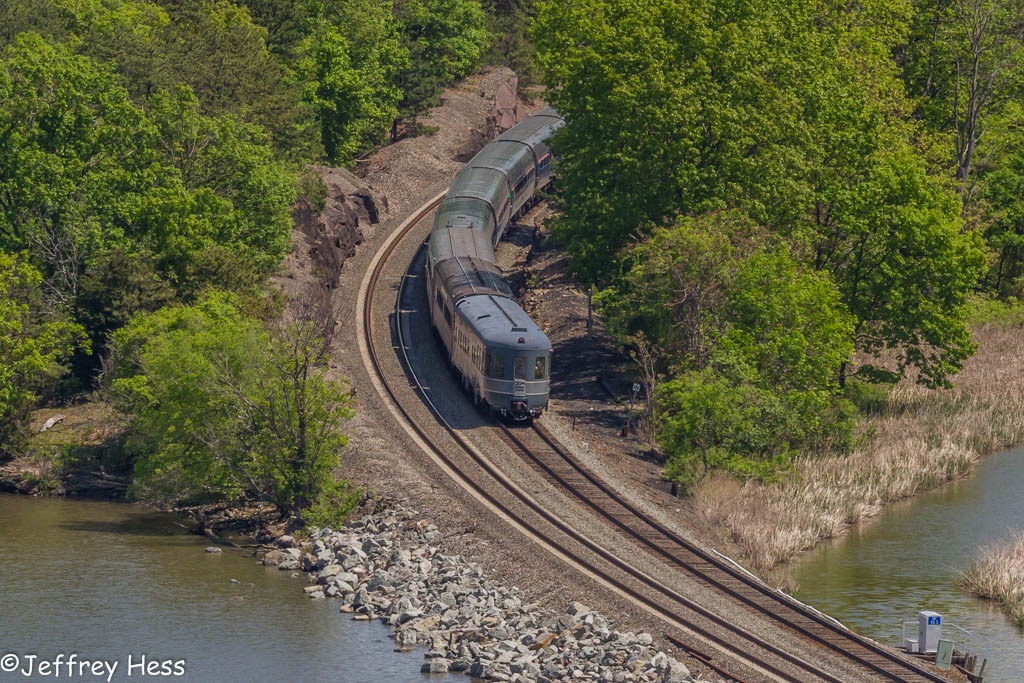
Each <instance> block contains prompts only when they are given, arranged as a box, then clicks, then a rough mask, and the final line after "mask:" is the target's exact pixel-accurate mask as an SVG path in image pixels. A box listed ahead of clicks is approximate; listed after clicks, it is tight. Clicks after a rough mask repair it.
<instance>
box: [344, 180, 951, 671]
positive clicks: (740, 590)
mask: <svg viewBox="0 0 1024 683" xmlns="http://www.w3.org/2000/svg"><path fill="white" fill-rule="evenodd" d="M442 197H443V195H438V196H437V197H435V198H434V200H433V201H432V202H430V203H428V204H427V205H426V206H424V207H422V208H421V209H420V210H419V211H418V212H417V213H416V214H415V215H414V216H413V217H411V218H410V219H409V220H407V221H406V222H405V223H404V224H403V225H402V226H400V227H399V229H398V230H396V232H395V234H393V235H392V236H391V237H390V238H389V239H388V241H387V242H386V243H385V245H384V247H383V248H382V249H381V251H380V252H379V253H378V254H377V255H376V256H375V258H374V259H373V262H372V264H371V267H370V271H369V274H368V277H367V278H366V279H365V280H364V283H363V286H362V287H361V289H360V292H359V296H358V304H357V305H358V308H359V310H360V315H361V316H362V318H363V323H362V326H361V333H360V334H359V335H358V336H359V346H360V349H361V350H362V351H363V353H364V355H365V356H366V357H368V358H369V359H370V363H371V366H372V371H371V380H372V381H373V383H374V384H375V386H376V387H377V389H378V392H379V393H380V394H381V396H382V397H384V398H385V401H386V403H388V405H389V407H390V408H391V410H392V411H393V412H395V413H396V416H397V417H399V418H400V421H401V422H403V423H404V424H405V426H406V429H407V430H411V433H412V434H413V436H414V438H415V439H416V441H417V442H418V443H419V444H420V446H421V447H422V448H424V449H425V450H426V451H427V452H428V455H429V456H430V457H431V458H432V459H434V460H435V462H437V463H438V464H439V465H441V467H442V469H444V470H445V471H446V472H447V473H448V475H449V476H450V477H452V478H453V479H454V480H455V481H456V482H457V483H458V484H459V485H460V486H462V487H463V488H464V489H466V490H467V491H468V492H470V493H471V494H472V495H473V496H474V497H475V498H477V499H478V500H480V501H481V502H483V503H484V504H485V505H487V506H489V507H490V508H491V509H493V510H494V511H495V512H496V513H497V514H499V515H500V516H501V517H503V518H505V519H506V520H507V521H509V522H510V523H511V524H513V526H515V527H516V528H518V529H519V530H520V531H522V532H523V533H524V534H526V535H528V536H531V537H532V538H533V539H534V540H536V541H537V542H538V543H539V544H541V545H543V546H545V547H546V548H547V549H548V550H549V551H551V552H552V553H553V554H555V555H557V556H559V557H561V558H562V559H563V560H565V561H566V562H568V563H569V564H571V565H574V566H576V567H578V568H579V569H580V570H582V571H585V572H587V573H588V574H589V575H590V576H591V577H593V578H594V579H595V580H596V581H598V582H599V583H602V584H604V585H605V586H607V587H609V588H611V589H612V590H614V591H616V592H618V593H619V594H620V595H622V596H624V597H627V598H629V599H631V600H633V601H635V602H636V603H637V604H639V605H641V606H643V607H644V608H645V609H646V610H647V611H649V612H651V613H653V614H655V615H657V616H658V617H659V618H660V619H661V620H662V621H663V622H664V623H665V624H666V629H667V630H668V631H669V632H668V633H666V637H667V638H668V639H669V640H671V641H672V642H673V643H674V644H676V645H677V646H678V647H680V648H682V649H683V650H685V651H686V652H688V653H689V654H690V656H691V657H693V658H694V659H696V660H698V661H700V662H701V663H703V664H704V665H705V666H708V667H710V668H712V669H714V670H715V671H717V672H718V673H720V674H721V675H723V676H726V677H728V678H730V679H732V680H736V681H762V680H764V681H800V682H803V681H806V682H808V683H817V682H819V681H822V682H828V683H845V681H846V680H848V679H847V678H843V677H840V676H839V675H837V674H834V673H831V672H830V671H827V670H825V669H824V668H822V667H820V666H819V665H818V664H817V663H815V662H811V661H807V660H808V659H809V658H807V657H800V656H798V655H795V654H792V653H791V652H789V651H787V650H786V649H784V648H782V647H779V646H777V645H774V644H773V643H771V642H769V641H768V640H767V639H765V638H761V637H760V636H758V635H756V634H751V633H748V632H746V631H745V630H744V629H742V628H740V627H738V626H737V625H735V624H734V623H732V621H731V620H730V619H728V618H726V617H722V616H719V615H717V614H715V613H714V612H712V611H710V610H707V609H705V608H703V607H702V606H700V605H698V604H696V603H695V602H694V601H692V600H690V599H688V598H686V597H685V596H683V595H681V594H679V593H678V592H676V591H674V590H673V589H671V588H670V587H668V586H666V585H664V584H662V583H661V582H659V581H657V580H656V579H654V578H652V577H650V576H648V575H646V574H644V573H643V572H642V571H639V570H637V569H636V568H634V567H633V566H631V563H629V562H626V561H623V560H622V559H620V558H619V557H617V556H616V555H615V554H614V553H612V552H610V551H609V550H607V549H606V548H604V547H603V546H602V545H600V544H598V543H596V542H594V541H593V540H591V539H590V538H587V537H586V536H585V535H583V534H581V533H579V532H577V531H576V530H575V529H573V528H572V527H570V526H569V525H568V524H566V523H565V522H563V521H562V520H561V519H560V518H559V517H558V516H557V515H556V514H554V513H552V512H551V511H549V510H547V509H546V508H544V506H542V505H540V504H539V503H537V502H536V501H535V500H534V499H533V498H532V497H531V496H530V495H528V494H527V493H525V492H524V491H523V490H522V489H520V488H519V487H518V486H517V485H516V484H515V483H514V482H512V481H511V480H510V479H509V478H508V477H507V476H506V475H505V474H504V473H502V472H500V471H499V470H498V469H497V468H496V467H494V466H493V464H492V463H491V462H490V461H489V460H488V459H487V458H486V457H484V456H483V455H482V454H481V453H480V452H479V451H478V450H477V448H476V447H475V446H474V445H473V444H472V443H470V442H469V441H468V440H467V439H466V438H465V437H464V436H463V435H462V434H461V433H460V431H459V430H457V429H454V428H452V427H450V426H449V425H448V424H447V422H446V421H445V419H444V416H443V415H442V412H441V411H440V410H438V409H437V408H436V407H435V406H434V404H433V402H432V400H431V396H430V392H429V390H427V389H425V388H424V387H423V386H421V385H420V384H419V381H418V380H417V378H416V372H415V368H414V367H413V366H412V364H411V363H410V362H409V359H408V356H407V349H408V344H407V343H406V340H405V339H404V338H403V335H404V325H403V311H402V299H403V295H404V286H405V283H406V281H407V279H409V278H408V277H405V278H402V281H401V282H400V283H399V285H398V292H397V296H396V298H395V305H394V308H393V311H392V320H393V325H392V329H391V330H390V332H391V338H392V344H389V345H388V346H394V347H395V349H396V350H397V351H398V353H399V355H400V356H401V357H402V360H403V364H404V366H405V370H406V373H407V378H405V379H408V380H410V381H411V382H412V383H413V384H414V385H415V386H416V387H417V388H418V390H419V392H420V393H421V395H422V397H423V398H424V399H425V401H426V403H427V405H428V406H429V408H430V410H431V411H432V412H433V413H434V415H435V416H436V417H437V420H438V422H439V423H440V424H441V425H442V426H443V427H444V429H445V430H446V431H447V433H448V435H449V437H450V439H451V440H452V442H454V443H455V444H456V445H457V448H458V449H459V450H460V451H461V452H460V453H458V454H455V455H452V454H450V453H449V452H448V449H447V448H442V447H439V446H437V445H435V443H434V439H433V438H432V437H431V436H430V435H429V434H428V432H427V430H426V429H425V428H424V427H423V426H421V425H419V424H417V421H416V420H415V419H414V418H413V417H412V415H411V414H410V412H409V409H408V408H406V407H405V406H403V402H402V399H401V397H400V394H401V393H402V390H403V388H402V382H399V383H398V384H395V383H394V382H393V381H392V380H390V379H389V378H388V377H387V373H385V372H384V370H383V369H382V367H381V358H380V356H379V351H378V344H377V342H376V338H375V334H376V329H375V322H374V320H375V316H374V315H373V314H372V311H373V300H374V295H375V293H376V290H377V288H378V286H379V284H380V282H381V278H382V273H383V271H384V265H385V263H386V262H387V260H388V259H389V258H390V257H391V255H392V254H393V253H394V251H395V249H396V248H397V246H398V244H399V243H400V241H401V240H402V238H403V237H405V236H406V235H408V233H409V232H411V231H412V230H413V229H414V228H415V227H416V225H417V223H418V221H419V220H422V219H423V218H424V217H425V216H426V215H428V214H429V212H430V211H431V210H432V209H433V208H434V207H435V206H436V205H437V204H438V203H439V202H440V200H441V198H442ZM421 252H422V250H421ZM381 346H383V345H381ZM389 353H390V351H389ZM407 390H408V389H407V388H405V391H407ZM509 433H510V432H509ZM538 438H539V437H538ZM547 448H548V449H549V452H548V454H547V455H544V454H543V452H542V453H541V454H537V453H533V452H532V451H531V450H530V449H529V447H526V449H525V450H523V451H520V452H521V453H522V454H523V455H524V457H527V458H533V457H534V456H536V458H537V459H535V460H534V462H535V463H536V466H537V467H539V468H542V469H543V466H542V465H541V464H540V462H542V461H546V462H547V463H548V466H549V467H550V468H551V470H550V473H549V475H548V476H549V477H550V478H552V479H553V480H558V478H559V477H561V478H562V480H563V481H564V482H565V483H564V484H560V485H561V486H564V487H566V488H567V489H569V490H572V489H573V487H574V486H580V487H583V486H587V487H592V490H593V492H594V495H595V496H597V495H601V496H603V497H604V498H603V499H602V503H601V504H599V505H598V507H599V508H602V509H603V510H604V512H603V513H601V514H602V516H603V517H604V518H605V519H608V520H609V521H611V522H612V523H614V524H615V526H616V527H617V528H619V529H620V530H621V531H622V532H623V533H629V534H631V535H632V536H633V537H634V538H636V539H638V540H640V541H641V542H642V543H643V544H644V545H647V546H648V547H649V548H651V550H652V552H656V553H657V554H659V555H660V556H661V557H663V558H665V559H666V561H671V562H673V563H676V564H679V565H680V566H686V563H687V562H688V561H692V562H696V563H698V564H697V565H696V566H697V567H699V569H700V570H701V571H704V569H705V566H707V567H708V569H707V571H708V572H709V573H710V572H712V570H711V569H710V567H711V566H712V565H713V564H714V563H713V562H710V561H709V558H703V559H700V558H698V556H697V554H696V552H694V551H695V550H696V549H690V550H685V551H684V550H681V549H680V548H681V546H680V544H679V541H680V540H682V539H675V538H672V537H671V536H669V535H666V533H665V531H666V530H659V529H657V528H656V527H655V526H653V524H654V523H653V522H651V521H650V520H646V521H644V520H643V519H641V518H637V516H636V511H634V510H630V509H629V508H628V507H627V506H624V505H623V502H621V501H616V500H615V497H614V492H611V491H607V490H606V491H605V492H604V493H600V494H599V493H598V492H600V491H601V487H600V485H599V484H598V483H597V482H599V481H600V480H598V479H597V478H596V477H595V478H593V479H591V478H588V477H587V476H586V475H585V474H584V473H583V472H582V471H581V470H579V469H576V468H574V467H573V466H572V464H571V461H570V460H566V459H565V457H564V454H562V455H557V453H558V451H559V447H558V446H557V443H556V442H554V441H551V442H548V446H547ZM559 462H560V463H561V464H559ZM559 469H560V470H561V473H559ZM481 473H483V474H484V475H485V476H481ZM510 499H511V500H512V502H511V503H510V502H508V501H509V500H510ZM588 504H589V503H588ZM616 505H617V506H618V507H617V508H616V507H615V506H616ZM595 509H596V508H595ZM524 511H525V512H524ZM630 530H634V531H635V533H634V531H630ZM566 538H568V539H571V540H572V541H573V542H574V544H575V545H576V546H578V547H579V548H581V549H582V551H577V550H571V549H569V548H568V547H567V545H568V544H566V542H565V539H566ZM655 548H660V549H661V550H660V551H659V550H655ZM685 553H692V555H691V556H690V557H689V558H687V557H686V556H685ZM590 555H592V556H594V557H597V558H599V559H598V560H595V559H593V557H591V556H590ZM669 558H674V559H669ZM714 571H722V570H721V569H716V570H714ZM704 580H706V581H707V582H708V583H709V584H711V585H715V586H716V588H718V589H719V590H723V591H724V592H727V593H729V594H731V595H733V597H734V599H738V600H740V602H743V603H744V604H746V605H748V606H753V605H756V604H758V603H759V602H766V601H770V600H769V598H766V597H765V596H764V595H762V593H763V592H765V591H767V593H768V594H769V595H773V596H774V595H775V593H774V591H770V589H767V588H766V587H764V586H761V585H760V584H758V583H756V582H754V581H750V582H749V583H744V582H742V581H740V580H739V579H738V578H737V577H726V576H724V572H723V576H721V577H719V578H717V579H716V580H715V581H718V583H720V584H721V587H719V586H718V585H717V584H716V583H715V581H713V580H712V579H711V578H708V577H705V579H704ZM774 599H776V600H777V597H776V598H774ZM781 609H782V608H777V611H778V610H781ZM787 609H788V610H789V611H790V612H793V611H794V610H793V608H792V607H787ZM819 618H820V619H821V621H822V622H823V623H825V622H828V620H827V618H824V617H819ZM786 619H787V621H783V622H782V623H784V624H785V625H786V626H787V628H789V629H790V630H792V631H795V632H799V633H801V634H803V635H804V636H805V637H810V638H812V639H814V640H815V641H817V642H819V643H821V644H822V645H823V646H828V647H830V648H831V649H833V650H834V651H837V652H841V653H843V654H844V655H845V656H846V657H847V658H848V659H849V660H850V661H852V662H857V665H858V666H862V667H866V668H867V669H869V670H870V671H873V672H876V673H879V674H882V676H883V678H882V679H879V680H894V681H913V682H915V683H916V682H917V681H944V680H945V679H943V678H940V677H937V676H935V675H934V674H931V673H929V672H927V671H925V670H923V669H920V668H919V667H917V666H916V665H912V664H910V663H909V662H902V665H903V669H902V673H896V672H895V668H896V666H897V664H896V663H895V662H888V663H886V662H884V661H882V660H883V659H885V658H884V657H883V656H882V655H881V653H880V652H867V653H864V652H863V651H864V650H865V646H864V644H863V642H862V641H863V640H864V639H861V638H859V637H855V636H853V634H852V633H850V632H848V631H846V630H845V629H842V628H841V627H836V630H835V631H833V632H831V633H830V634H829V635H828V636H825V635H823V633H824V632H825V630H824V629H821V630H820V632H818V634H817V635H818V637H814V636H812V635H809V634H808V633H807V631H809V630H815V629H818V628H819V627H814V628H813V629H812V628H811V627H809V626H808V624H809V623H812V622H813V621H814V617H812V616H811V615H808V614H799V615H793V614H788V615H787V617H786ZM844 634H845V635H844ZM843 637H845V638H848V639H849V642H850V643H856V644H857V645H856V647H853V646H852V645H851V646H849V647H844V645H843ZM851 647H852V649H854V650H860V651H861V652H862V653H863V654H860V655H858V654H850V653H849V652H848V650H849V649H851ZM875 647H877V648H878V650H879V651H881V650H882V649H881V648H880V647H878V646H875ZM893 659H894V660H898V658H893ZM858 660H859V661H858ZM898 661H902V660H898Z"/></svg>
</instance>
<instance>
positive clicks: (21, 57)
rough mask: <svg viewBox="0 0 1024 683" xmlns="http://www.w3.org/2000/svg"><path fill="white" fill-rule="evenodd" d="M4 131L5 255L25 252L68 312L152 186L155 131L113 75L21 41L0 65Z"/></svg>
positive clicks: (33, 37) (1, 225)
mask: <svg viewBox="0 0 1024 683" xmlns="http://www.w3.org/2000/svg"><path fill="white" fill-rule="evenodd" d="M0 129H3V130H4V131H5V134H4V135H3V136H0V248H2V249H4V250H7V251H28V252H29V253H30V254H31V256H32V259H33V262H34V263H36V264H38V265H39V266H40V269H41V270H42V271H43V274H44V276H45V278H46V281H47V284H48V297H49V298H50V299H51V300H53V299H57V300H62V301H64V302H65V303H69V302H70V301H72V300H73V298H74V295H75V291H76V289H77V285H78V278H79V274H80V272H81V270H82V267H83V264H84V262H85V260H86V258H87V256H88V254H89V253H90V251H93V250H95V249H96V247H97V245H100V244H114V243H117V242H118V241H119V240H121V239H122V238H123V237H124V235H125V232H126V231H125V223H126V222H128V221H130V220H131V219H132V216H131V213H132V210H133V207H135V206H137V205H138V202H139V201H140V195H142V194H145V193H146V192H148V191H149V187H150V185H151V184H153V183H154V181H155V178H154V174H153V173H152V172H151V170H150V168H149V167H150V165H151V163H152V161H153V159H154V156H153V154H152V152H151V150H149V149H147V145H146V142H147V141H150V140H152V132H153V131H152V128H151V127H150V126H148V124H147V122H146V120H145V117H144V116H143V115H142V113H141V112H140V111H138V110H137V109H136V108H135V107H133V106H132V104H131V102H130V101H129V100H128V97H127V93H126V92H125V91H124V89H123V88H121V87H120V86H119V85H118V84H117V81H116V77H115V76H114V75H113V74H111V73H110V72H109V71H107V70H106V69H104V68H103V67H101V66H99V65H97V64H96V63H95V62H93V61H92V60H89V59H87V58H84V57H81V56H77V55H74V54H72V53H71V52H70V51H69V50H68V49H67V48H66V47H63V46H60V45H49V44H47V43H46V42H45V41H44V40H43V39H42V37H40V36H39V35H38V34H22V35H21V36H19V38H18V40H17V41H16V43H15V44H14V45H12V46H10V47H8V48H7V50H6V51H5V52H4V53H3V57H2V59H0Z"/></svg>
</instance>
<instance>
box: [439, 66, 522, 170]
mask: <svg viewBox="0 0 1024 683" xmlns="http://www.w3.org/2000/svg"><path fill="white" fill-rule="evenodd" d="M518 88H519V77H518V76H516V75H515V74H511V75H510V76H509V77H508V79H507V80H505V81H503V82H501V83H499V84H498V88H497V90H495V92H494V108H493V109H492V111H491V113H490V114H488V115H487V120H486V122H485V123H484V125H483V127H481V128H475V129H473V130H472V131H470V136H469V139H468V140H467V141H466V142H465V144H463V145H462V146H461V147H460V148H459V151H458V152H457V153H456V154H455V160H456V161H461V162H466V161H469V160H470V159H472V158H473V155H474V154H476V153H477V152H479V151H480V150H481V149H483V148H484V145H486V144H487V143H488V142H490V141H491V140H493V139H494V138H496V137H498V136H499V135H501V134H502V133H504V132H505V131H506V130H508V129H509V128H511V127H512V126H514V125H516V124H517V123H519V122H520V121H522V120H523V119H524V118H526V109H525V107H523V104H522V102H521V101H520V100H519V95H518Z"/></svg>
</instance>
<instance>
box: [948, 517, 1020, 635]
mask: <svg viewBox="0 0 1024 683" xmlns="http://www.w3.org/2000/svg"><path fill="white" fill-rule="evenodd" d="M959 581H960V586H961V587H962V588H963V589H964V590H966V591H968V592H969V593H973V594H974V595H977V596H979V597H982V598H989V599H991V600H995V601H997V602H999V603H1000V604H1002V605H1003V607H1004V608H1005V609H1006V611H1007V612H1009V614H1010V617H1011V618H1012V619H1013V621H1014V623H1016V624H1017V625H1018V626H1024V531H1018V532H1016V533H1015V534H1014V535H1013V536H1011V537H1010V538H1009V539H1007V540H1005V541H1003V542H1000V543H993V544H990V545H987V546H985V547H984V548H982V549H981V551H980V553H979V554H978V558H977V559H976V560H975V561H974V564H973V565H971V567H970V568H969V569H967V571H965V572H964V573H963V574H961V575H960V578H959Z"/></svg>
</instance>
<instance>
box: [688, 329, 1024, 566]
mask: <svg viewBox="0 0 1024 683" xmlns="http://www.w3.org/2000/svg"><path fill="white" fill-rule="evenodd" d="M975 340H976V341H977V342H978V351H977V353H976V354H975V355H974V356H973V357H972V358H971V359H970V360H969V361H968V362H967V364H966V365H965V367H964V370H963V371H962V372H961V373H960V374H959V375H958V376H957V377H956V378H954V386H953V388H951V389H945V390H934V389H927V388H925V387H922V386H919V385H917V384H914V383H913V382H912V381H905V382H902V383H900V384H898V385H897V386H896V387H895V388H894V389H893V391H892V392H891V393H890V395H889V396H888V398H887V399H886V400H885V401H884V402H883V403H882V405H881V406H880V407H879V410H877V411H876V412H875V414H872V415H871V416H868V417H865V418H864V419H863V420H862V424H861V432H862V436H863V438H862V441H863V443H864V445H863V446H861V447H860V448H857V449H856V450H855V451H854V452H852V453H850V454H848V455H835V454H822V455H813V456H808V457H805V458H803V459H801V460H800V461H799V462H797V465H796V471H795V476H792V477H789V478H787V479H785V480H784V481H780V482H778V483H774V484H768V485H761V484H756V483H753V482H746V483H739V482H736V481H732V480H728V479H725V478H721V477H719V478H714V479H711V480H709V481H707V482H704V483H703V484H702V485H701V486H699V487H698V488H697V490H696V491H695V493H694V498H693V501H694V504H695V508H696V511H697V512H698V514H700V515H701V516H702V517H703V519H704V521H705V522H706V523H707V524H709V525H711V526H712V527H716V528H719V529H722V530H723V531H724V532H725V533H726V534H727V535H728V537H729V538H730V539H731V540H732V541H734V542H735V543H737V544H738V545H739V546H740V547H741V548H742V550H743V552H744V554H745V555H746V556H747V557H748V562H749V563H750V564H751V565H753V566H754V567H756V568H758V569H761V570H764V569H769V568H771V567H773V566H775V565H776V564H779V563H781V562H785V561H787V560H789V559H792V558H793V557H794V556H796V555H797V554H798V553H800V552H801V551H803V550H806V549H808V548H811V547H813V546H814V545H815V544H817V543H819V542H820V541H822V540H825V539H830V538H834V537H836V536H840V535H842V534H844V533H846V532H847V530H848V529H849V528H850V526H851V525H854V524H858V523H860V522H863V521H865V520H867V519H869V518H871V517H873V516H875V515H877V514H878V512H879V511H880V510H881V509H882V508H883V507H884V506H885V505H887V504H889V503H892V502H895V501H898V500H900V499H903V498H907V497H909V496H913V495H916V494H918V493H921V492H923V491H926V490H928V489H932V488H935V487H937V486H940V485H942V484H943V483H945V482H948V481H952V480H954V479H957V478H960V477H964V476H966V475H967V474H969V473H970V472H971V471H972V469H973V467H974V465H975V463H976V462H977V460H978V458H979V457H980V456H982V455H986V454H989V453H992V452H995V451H999V450H1003V449H1005V448H1009V447H1011V446H1014V445H1017V444H1019V443H1021V442H1022V441H1024V335H1022V334H1021V329H1020V328H1018V327H1009V326H996V325H989V326H983V327H981V328H978V329H976V331H975Z"/></svg>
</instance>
